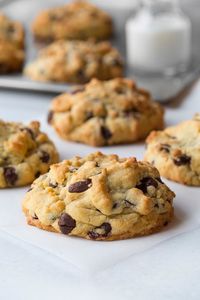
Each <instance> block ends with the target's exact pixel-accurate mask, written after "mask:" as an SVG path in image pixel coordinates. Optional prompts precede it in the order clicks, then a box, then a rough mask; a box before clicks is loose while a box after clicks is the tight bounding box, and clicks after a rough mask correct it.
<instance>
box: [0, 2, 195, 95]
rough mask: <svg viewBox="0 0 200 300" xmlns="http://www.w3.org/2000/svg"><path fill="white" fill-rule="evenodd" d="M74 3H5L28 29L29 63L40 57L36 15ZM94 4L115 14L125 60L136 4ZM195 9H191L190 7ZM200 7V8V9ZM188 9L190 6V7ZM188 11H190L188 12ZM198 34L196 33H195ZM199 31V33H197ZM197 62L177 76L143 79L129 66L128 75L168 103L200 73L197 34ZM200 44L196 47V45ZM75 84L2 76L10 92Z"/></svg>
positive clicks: (65, 87) (60, 88)
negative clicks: (34, 25) (127, 26)
mask: <svg viewBox="0 0 200 300" xmlns="http://www.w3.org/2000/svg"><path fill="white" fill-rule="evenodd" d="M67 2H70V1H69V0H68V1H66V0H45V1H41V0H34V1H33V0H6V1H5V0H3V1H2V0H1V1H0V7H1V9H2V10H3V11H4V12H5V13H6V14H8V15H9V16H10V17H11V18H13V19H17V20H20V21H21V22H22V23H23V24H24V26H25V30H26V62H25V63H27V62H29V61H31V60H33V59H34V58H35V57H36V56H37V52H38V50H39V48H40V47H39V46H38V45H37V44H36V43H35V42H34V40H33V39H32V35H31V33H30V24H31V22H32V20H33V19H34V17H35V16H36V14H37V13H38V12H39V11H40V10H41V9H44V8H48V7H53V6H58V5H62V4H64V3H67ZM92 2H93V3H95V4H97V5H99V6H100V7H102V8H103V9H105V10H107V11H108V13H110V14H111V16H112V18H113V21H114V26H115V36H114V38H113V39H112V40H111V42H112V44H113V45H114V46H116V47H117V48H118V49H119V51H120V52H121V54H122V56H123V58H124V60H125V34H124V25H125V22H126V20H127V18H128V17H129V16H130V15H131V14H133V13H134V11H135V4H134V3H136V2H135V1H134V2H133V3H132V5H131V6H129V7H126V8H125V7H123V6H120V8H119V7H118V8H117V6H116V7H115V8H113V6H111V5H110V3H108V1H105V0H104V1H103V0H102V1H98V0H96V1H92ZM190 8H191V7H190ZM199 8H200V7H199ZM186 9H187V7H186ZM195 11H196V10H195V9H194V11H192V10H190V11H189V14H190V16H192V19H193V22H194V23H195V24H193V27H194V29H195V28H199V25H200V21H198V22H197V19H198V20H199V18H197V16H196V18H195V14H194V13H195ZM187 12H188V9H187ZM194 32H195V30H194ZM198 33H199V30H198V31H197V34H198ZM193 38H194V40H193V44H194V45H193V52H194V53H193V59H192V63H191V65H190V68H189V69H188V70H187V72H184V73H182V74H179V75H176V76H163V77H160V76H159V77H141V76H137V75H136V74H134V71H133V70H130V69H129V67H128V66H126V70H125V76H129V77H131V78H133V79H136V80H137V82H138V84H139V85H141V86H143V87H144V88H147V89H148V90H150V91H151V93H152V95H153V97H154V98H155V99H157V100H158V101H166V100H169V99H170V98H172V97H175V96H176V95H177V94H178V93H179V92H180V91H181V90H182V89H183V88H184V87H186V86H187V85H189V84H190V83H191V82H192V81H194V80H195V79H196V78H197V77H198V76H199V74H200V54H199V53H200V51H199V49H200V47H198V46H200V45H198V44H197V41H198V43H199V41H200V39H199V37H198V38H197V37H196V36H195V35H194V36H193ZM195 43H196V44H195ZM72 86H73V85H71V84H60V83H43V82H37V81H32V80H29V79H28V78H26V77H24V76H23V75H22V74H13V75H1V76H0V88H7V89H20V90H29V91H37V92H48V93H49V92H50V93H55V94H58V93H61V92H65V91H67V90H69V89H71V88H72Z"/></svg>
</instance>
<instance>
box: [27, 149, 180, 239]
mask: <svg viewBox="0 0 200 300" xmlns="http://www.w3.org/2000/svg"><path fill="white" fill-rule="evenodd" d="M174 197H175V194H174V193H173V192H172V191H171V190H170V189H169V188H168V187H167V186H166V185H165V184H164V183H163V182H162V181H161V179H160V175H159V172H158V170H157V169H156V168H154V167H153V166H151V165H150V164H149V163H146V162H139V161H137V160H136V159H135V158H134V157H132V158H119V157H118V156H117V155H103V154H102V153H100V152H97V153H93V154H90V155H88V156H86V157H84V158H81V157H74V158H72V159H71V160H65V161H63V162H61V163H59V164H55V165H52V166H51V168H50V171H49V172H48V173H47V174H45V175H42V176H40V177H39V178H38V179H37V180H35V181H34V182H33V184H32V186H31V190H30V191H29V192H27V193H26V196H25V199H24V201H23V211H24V212H25V215H26V217H27V222H28V223H29V224H31V225H34V226H36V227H39V228H42V229H45V230H48V231H54V232H60V233H63V234H66V235H73V236H79V237H83V238H86V239H91V240H117V239H126V238H131V237H134V236H141V235H148V234H151V233H153V232H156V231H159V230H160V229H161V228H162V227H163V226H165V225H167V224H168V222H170V221H171V219H172V217H173V203H172V202H173V198H174Z"/></svg>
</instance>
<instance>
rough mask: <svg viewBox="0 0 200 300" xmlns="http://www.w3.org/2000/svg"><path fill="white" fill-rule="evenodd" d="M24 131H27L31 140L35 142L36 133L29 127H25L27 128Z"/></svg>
mask: <svg viewBox="0 0 200 300" xmlns="http://www.w3.org/2000/svg"><path fill="white" fill-rule="evenodd" d="M22 130H26V131H27V132H28V133H29V134H30V136H31V138H32V139H33V140H34V138H35V135H34V133H33V130H31V129H30V128H28V127H25V128H23V129H22Z"/></svg>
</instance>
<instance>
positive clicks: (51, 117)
mask: <svg viewBox="0 0 200 300" xmlns="http://www.w3.org/2000/svg"><path fill="white" fill-rule="evenodd" d="M53 114H54V113H53V111H52V110H50V111H49V113H48V115H47V122H48V123H49V124H51V121H52V120H53Z"/></svg>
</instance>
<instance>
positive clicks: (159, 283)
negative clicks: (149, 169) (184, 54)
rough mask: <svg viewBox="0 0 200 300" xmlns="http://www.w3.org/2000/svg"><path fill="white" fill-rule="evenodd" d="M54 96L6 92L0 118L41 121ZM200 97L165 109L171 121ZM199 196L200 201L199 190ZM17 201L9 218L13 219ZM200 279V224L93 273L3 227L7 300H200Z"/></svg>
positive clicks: (1, 257)
mask: <svg viewBox="0 0 200 300" xmlns="http://www.w3.org/2000/svg"><path fill="white" fill-rule="evenodd" d="M51 98H52V96H51V95H44V94H43V95H42V94H31V93H21V92H14V91H13V92H11V91H3V90H1V91H0V118H4V119H7V120H23V121H24V122H26V121H29V120H31V119H41V118H43V117H44V115H45V114H46V111H47V108H48V106H49V101H50V100H51ZM199 99H200V82H199V83H197V84H196V85H195V86H194V87H193V89H192V90H191V91H190V92H189V93H188V94H187V95H186V97H185V98H184V99H182V100H181V101H176V103H175V104H174V105H172V104H171V105H170V106H168V107H167V106H166V107H167V108H166V120H167V123H171V122H172V123H176V120H175V119H173V118H174V117H175V116H178V117H177V118H178V119H179V120H183V119H187V118H190V117H191V116H192V115H193V114H194V113H196V112H200V101H199ZM196 195H199V201H200V189H199V192H198V194H197V193H196ZM0 197H1V195H0ZM191 197H192V194H191ZM0 200H1V199H0ZM12 200H13V199H10V211H11V213H10V215H9V216H8V218H12ZM189 200H190V199H188V201H189ZM3 209H4V208H3V207H1V208H0V210H1V212H3ZM199 224H200V220H199ZM77 251H79V252H81V248H79V249H77ZM199 281H200V225H199V226H196V227H195V228H193V229H192V230H191V231H189V232H187V233H182V234H178V235H177V236H174V237H172V238H170V239H168V240H165V241H164V242H161V243H160V244H158V245H156V246H154V247H151V248H150V249H148V250H146V251H143V252H142V253H140V254H135V255H131V256H129V257H128V258H125V259H123V260H121V261H119V262H118V263H115V264H114V265H112V266H110V267H109V268H107V269H103V270H101V271H97V272H93V273H92V274H89V273H86V272H84V271H79V270H78V269H77V268H75V267H74V266H73V265H71V264H69V263H67V262H66V261H64V260H62V259H60V258H57V257H56V256H53V255H52V254H50V253H48V252H47V251H44V250H42V249H41V248H40V245H38V247H34V246H31V245H30V244H28V243H25V242H23V241H20V240H19V239H17V238H14V237H12V236H11V235H8V234H6V232H5V231H4V230H2V228H1V226H0V299H2V300H13V299H15V300H27V299H28V300H32V299H37V300H42V299H45V300H46V299H47V300H51V299H69V300H73V299H75V300H79V299H83V300H84V299H87V300H90V299H95V300H98V299H105V300H107V299H109V300H112V299H115V300H128V299H130V300H133V299H137V300H138V299H139V300H140V299H142V300H143V299H145V300H146V299H148V300H163V299H170V300H179V299H181V300H188V299H190V300H193V299H195V300H199V299H200V284H199Z"/></svg>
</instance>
